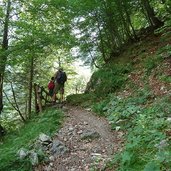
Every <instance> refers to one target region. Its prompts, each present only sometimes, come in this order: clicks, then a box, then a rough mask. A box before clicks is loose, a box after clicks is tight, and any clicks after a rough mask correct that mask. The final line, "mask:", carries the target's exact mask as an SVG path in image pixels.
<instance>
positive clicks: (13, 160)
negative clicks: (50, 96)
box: [0, 109, 63, 171]
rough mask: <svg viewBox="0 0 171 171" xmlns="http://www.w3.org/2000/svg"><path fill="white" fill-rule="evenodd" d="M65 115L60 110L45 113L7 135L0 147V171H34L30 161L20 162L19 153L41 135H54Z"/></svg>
mask: <svg viewBox="0 0 171 171" xmlns="http://www.w3.org/2000/svg"><path fill="white" fill-rule="evenodd" d="M62 118H63V115H62V112H61V111H58V110H54V109H51V110H48V111H44V112H43V113H42V114H40V115H37V116H35V117H34V118H33V119H31V120H30V121H29V122H28V123H27V124H25V125H24V126H23V127H21V128H20V130H18V131H17V132H13V133H11V134H9V135H7V136H6V137H5V139H4V142H3V144H1V145H0V154H1V155H0V170H4V171H5V170H8V171H29V170H32V167H31V164H30V162H29V161H26V160H25V161H20V160H19V158H18V156H17V151H18V150H19V149H20V148H22V147H24V148H27V149H29V146H30V145H31V144H32V143H33V142H34V141H35V140H36V139H37V137H38V136H39V134H40V133H45V134H47V135H49V136H51V135H53V133H54V132H55V131H57V129H59V127H60V125H61V121H62Z"/></svg>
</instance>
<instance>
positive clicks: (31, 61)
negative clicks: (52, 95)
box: [28, 56, 34, 118]
mask: <svg viewBox="0 0 171 171" xmlns="http://www.w3.org/2000/svg"><path fill="white" fill-rule="evenodd" d="M33 72H34V58H33V56H31V59H30V78H29V97H28V118H30V115H31V109H32V107H31V105H32V91H33Z"/></svg>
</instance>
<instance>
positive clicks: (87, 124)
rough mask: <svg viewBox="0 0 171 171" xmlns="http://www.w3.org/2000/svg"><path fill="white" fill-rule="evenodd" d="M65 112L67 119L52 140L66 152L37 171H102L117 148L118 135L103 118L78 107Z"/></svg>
mask: <svg viewBox="0 0 171 171" xmlns="http://www.w3.org/2000/svg"><path fill="white" fill-rule="evenodd" d="M67 108H68V112H67V113H66V116H67V118H66V120H65V122H64V124H63V127H62V128H61V129H60V130H59V132H58V133H57V134H56V136H55V137H54V139H57V140H60V141H61V142H62V143H63V144H65V147H66V148H67V149H68V152H66V153H64V154H63V155H59V156H56V157H55V158H54V160H53V161H52V162H51V163H50V164H49V165H48V166H43V168H42V167H41V169H39V171H40V170H41V171H43V170H44V171H90V170H91V168H93V167H94V168H95V170H99V171H100V170H102V169H103V167H104V165H105V163H106V162H107V161H108V160H110V159H111V157H112V154H114V153H115V152H116V151H117V150H118V149H119V148H120V146H121V137H120V136H121V133H119V132H114V131H111V129H110V125H109V123H108V122H107V120H106V119H105V118H100V117H98V116H95V115H94V114H92V113H91V112H89V111H86V110H83V109H80V108H79V107H67ZM87 135H88V136H87Z"/></svg>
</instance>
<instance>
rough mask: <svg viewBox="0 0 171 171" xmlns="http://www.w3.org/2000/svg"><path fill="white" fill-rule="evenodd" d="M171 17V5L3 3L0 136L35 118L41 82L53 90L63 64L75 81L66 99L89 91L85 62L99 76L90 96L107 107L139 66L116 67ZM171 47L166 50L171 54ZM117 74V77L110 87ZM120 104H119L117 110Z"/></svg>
mask: <svg viewBox="0 0 171 171" xmlns="http://www.w3.org/2000/svg"><path fill="white" fill-rule="evenodd" d="M170 17H171V1H170V0H158V1H156V0H119V1H117V0H113V1H112V0H27V1H25V0H1V1H0V23H1V25H0V41H1V47H0V136H3V134H5V132H6V133H10V132H12V131H15V130H17V129H19V128H20V127H21V126H22V125H23V124H25V123H27V122H28V121H29V120H30V119H31V118H32V117H33V116H34V113H35V112H36V111H35V108H34V103H35V94H34V84H35V83H36V84H39V85H41V86H44V87H47V83H48V81H49V80H50V78H51V76H52V75H53V74H54V73H55V72H56V70H57V68H58V67H60V66H62V67H63V68H64V70H65V71H66V72H67V74H68V78H69V79H68V83H67V88H66V89H67V93H66V94H74V93H75V89H77V90H76V93H77V91H78V89H79V90H80V92H81V91H82V90H83V89H84V88H85V85H86V80H85V79H84V78H82V77H79V76H78V74H77V72H76V68H75V67H74V62H75V61H78V60H81V61H83V62H84V65H85V66H90V67H91V69H92V71H93V72H94V71H95V73H94V74H93V75H92V78H91V80H90V81H89V82H88V84H87V86H86V90H85V93H88V94H89V93H91V92H93V96H91V98H92V99H93V98H94V99H96V100H97V99H98V100H97V101H98V102H99V99H100V100H102V99H103V97H102V94H103V95H107V94H109V93H114V92H116V91H117V90H118V89H119V88H121V87H122V85H123V84H124V83H125V81H126V78H125V76H123V74H125V73H129V72H130V70H131V69H130V68H131V67H132V66H130V65H129V64H130V63H131V62H132V63H134V62H135V61H134V58H129V59H128V58H126V57H125V59H126V60H125V61H126V63H125V64H124V67H120V66H119V65H117V64H116V65H114V66H113V67H115V71H113V70H112V68H111V65H110V64H112V63H117V62H116V61H119V60H120V58H121V59H123V56H124V52H125V51H126V50H127V49H128V47H129V46H131V45H135V44H138V43H140V42H142V41H143V40H145V39H146V38H148V37H150V36H151V35H155V36H156V37H157V36H159V35H161V33H162V31H163V32H165V31H166V30H167V28H169V27H170V25H171V20H170ZM165 29H166V30H165ZM167 31H168V30H167ZM155 36H154V37H155ZM152 41H153V40H152ZM167 42H169V40H168V39H167ZM143 46H144V47H145V43H144V45H143ZM136 48H137V47H135V48H134V49H133V50H132V51H136ZM169 48H170V46H166V47H165V49H166V50H168V51H169ZM144 51H145V50H144V49H141V52H142V53H143V52H144ZM130 53H132V52H130ZM133 55H135V54H133ZM133 55H132V56H133ZM127 56H128V55H127ZM134 57H136V55H135V56H134ZM123 60H124V59H123ZM157 62H160V60H159V61H156V63H157ZM150 64H151V63H150ZM150 64H149V63H146V66H147V69H149V70H150V69H151V68H153V66H151V65H153V64H151V65H150ZM149 65H150V66H149ZM156 65H157V64H155V66H156ZM117 67H118V68H117ZM103 69H104V70H103ZM101 71H102V72H101ZM109 71H111V72H112V74H113V75H115V77H111V79H110V80H109V81H110V83H106V82H105V78H106V77H108V76H109V75H108V73H109ZM148 74H149V73H147V75H148ZM99 77H102V78H103V79H104V80H101V82H102V83H103V84H102V85H101V86H102V87H100V86H99V87H98V81H99V79H98V78H99ZM109 77H110V76H109ZM103 81H104V82H103ZM99 85H100V84H99ZM108 85H112V86H108ZM104 89H105V90H104ZM99 92H101V95H99ZM94 93H95V94H94ZM95 96H97V97H98V98H97V97H95ZM69 98H70V97H69ZM76 98H78V97H76ZM79 98H80V97H79ZM81 98H85V96H81ZM71 99H72V97H71ZM85 99H86V98H85ZM85 99H84V100H85ZM142 100H143V99H142ZM86 101H88V99H86ZM103 102H104V101H103ZM108 102H109V101H108V100H107V101H105V102H104V103H102V104H101V106H98V105H97V106H94V110H95V111H96V112H97V113H98V112H99V110H101V108H102V107H105V105H106V106H107V103H108ZM129 102H130V101H129ZM116 103H117V105H119V104H120V102H119V101H117V102H116V101H115V103H114V104H113V105H114V106H115V105H116ZM123 103H126V102H123ZM124 105H125V104H124ZM107 107H108V108H110V103H109V104H108V106H107ZM132 107H133V109H132V110H139V109H137V108H136V109H135V108H134V106H132ZM106 110H107V109H106ZM100 112H101V111H100ZM107 112H110V110H108V111H107ZM111 117H112V116H111ZM115 117H116V116H115ZM117 117H119V116H117ZM138 141H139V140H138V139H137V142H135V144H134V145H136V143H138ZM124 154H125V156H124V157H125V158H124V160H125V161H122V162H123V163H122V165H123V169H126V167H125V168H124V165H125V163H126V162H127V160H129V159H130V158H131V155H133V154H131V155H129V154H130V153H129V154H128V152H125V153H124ZM124 162H125V163H124ZM131 162H132V161H131ZM141 162H142V163H143V161H141ZM167 164H168V163H167ZM167 164H166V165H167ZM168 165H169V164H168ZM168 165H167V166H166V167H165V168H168V167H169V166H168ZM157 166H158V165H156V166H154V167H157ZM129 167H130V166H129ZM149 167H153V165H149ZM163 168H164V167H163ZM128 170H129V169H128ZM153 170H155V169H153Z"/></svg>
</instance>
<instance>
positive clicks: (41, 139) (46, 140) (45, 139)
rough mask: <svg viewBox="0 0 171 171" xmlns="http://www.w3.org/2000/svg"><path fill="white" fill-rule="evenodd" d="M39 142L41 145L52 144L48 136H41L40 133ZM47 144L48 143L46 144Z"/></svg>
mask: <svg viewBox="0 0 171 171" xmlns="http://www.w3.org/2000/svg"><path fill="white" fill-rule="evenodd" d="M39 140H40V141H41V142H43V143H46V142H52V140H51V138H50V137H49V136H48V135H46V134H43V133H41V134H40V135H39ZM48 144H49V143H48Z"/></svg>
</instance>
